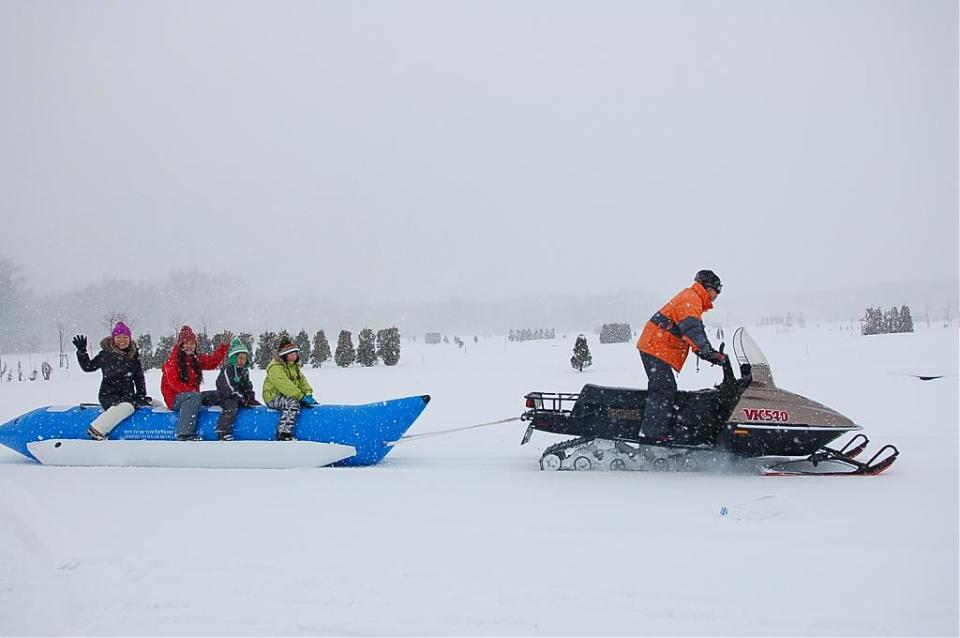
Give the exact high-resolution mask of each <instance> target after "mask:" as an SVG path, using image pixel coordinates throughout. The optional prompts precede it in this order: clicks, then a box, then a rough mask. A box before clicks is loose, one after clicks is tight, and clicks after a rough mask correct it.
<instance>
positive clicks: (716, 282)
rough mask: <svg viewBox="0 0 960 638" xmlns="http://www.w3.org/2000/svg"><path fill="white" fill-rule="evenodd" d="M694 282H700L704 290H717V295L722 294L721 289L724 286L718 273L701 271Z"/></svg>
mask: <svg viewBox="0 0 960 638" xmlns="http://www.w3.org/2000/svg"><path fill="white" fill-rule="evenodd" d="M693 280H694V281H697V282H699V283H700V284H701V285H702V286H703V287H704V288H712V289H714V290H716V291H717V294H720V289H721V288H723V284H722V283H720V278H719V277H717V273H715V272H713V271H712V270H701V271H700V272H698V273H697V276H696V277H694V278H693Z"/></svg>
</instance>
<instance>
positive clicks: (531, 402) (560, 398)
mask: <svg viewBox="0 0 960 638" xmlns="http://www.w3.org/2000/svg"><path fill="white" fill-rule="evenodd" d="M523 398H524V399H526V407H527V412H526V413H524V415H523V417H521V419H522V420H524V421H526V420H529V419H530V418H532V417H533V416H534V415H536V414H541V413H544V412H548V413H550V414H560V415H568V414H570V411H571V410H572V409H573V405H574V404H575V403H576V402H577V399H579V398H580V393H579V392H530V393H528V394H525V395H524V396H523ZM565 404H569V405H570V408H569V409H567V408H565V407H564V405H565Z"/></svg>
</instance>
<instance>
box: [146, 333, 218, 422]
mask: <svg viewBox="0 0 960 638" xmlns="http://www.w3.org/2000/svg"><path fill="white" fill-rule="evenodd" d="M225 356H227V344H225V343H221V344H220V345H219V346H217V349H216V350H214V351H213V354H197V335H195V334H194V332H193V330H191V328H190V326H183V327H182V328H180V334H179V335H178V336H177V344H176V345H175V346H173V350H172V351H171V352H170V357H169V358H168V359H167V362H166V363H164V364H163V377H162V379H161V380H160V392H161V393H162V394H163V400H164V402H166V404H167V407H168V408H170V409H171V410H175V411H179V412H180V418H179V420H178V421H177V440H178V441H197V440H199V437H198V436H197V413H198V412H199V411H200V406H201V405H220V395H219V394H218V393H217V391H216V390H208V391H206V392H201V391H200V384H201V383H203V371H204V370H216V369H217V368H218V367H219V366H220V363H221V362H222V361H223V358H224V357H225Z"/></svg>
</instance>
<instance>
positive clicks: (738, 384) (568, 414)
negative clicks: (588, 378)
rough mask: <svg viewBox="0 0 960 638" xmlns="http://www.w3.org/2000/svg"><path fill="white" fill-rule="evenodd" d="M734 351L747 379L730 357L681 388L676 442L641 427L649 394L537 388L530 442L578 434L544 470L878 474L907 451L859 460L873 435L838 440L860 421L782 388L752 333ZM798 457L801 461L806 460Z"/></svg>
mask: <svg viewBox="0 0 960 638" xmlns="http://www.w3.org/2000/svg"><path fill="white" fill-rule="evenodd" d="M733 347H734V352H735V353H736V357H737V360H738V362H739V363H740V378H739V379H737V378H736V377H735V376H734V373H733V366H732V365H731V363H730V361H729V360H728V361H727V362H726V364H724V366H723V381H722V382H721V383H720V384H719V385H718V386H716V387H714V388H709V389H704V390H695V391H681V392H678V393H677V398H676V401H675V410H674V414H673V431H672V436H671V437H670V438H669V439H668V440H663V439H653V438H649V437H645V436H644V435H643V433H642V432H641V431H640V425H641V423H642V421H643V410H644V403H645V401H646V390H637V389H632V388H611V387H603V386H598V385H592V384H588V385H585V386H584V387H583V389H582V390H581V391H580V392H579V393H578V394H568V393H554V392H531V393H529V394H527V395H526V396H525V397H524V398H525V399H526V407H527V411H526V412H525V413H524V414H523V416H522V417H521V419H523V420H524V421H529V426H528V427H527V431H526V433H525V434H524V437H523V441H522V442H521V445H522V444H525V443H527V442H528V441H529V440H530V437H531V436H532V435H533V433H534V432H535V431H538V430H539V431H541V432H551V433H554V434H567V435H571V436H575V437H577V438H574V439H571V440H568V441H563V442H561V443H557V444H555V445H552V446H550V447H548V448H547V449H546V450H544V452H543V455H542V456H541V457H540V468H541V469H544V470H682V471H692V470H698V469H702V468H706V467H718V466H719V467H725V466H733V467H746V468H748V469H754V468H755V469H757V470H759V471H760V472H761V473H763V474H767V475H773V476H787V475H817V476H833V475H851V474H852V475H857V474H859V475H867V476H869V475H876V474H880V473H881V472H883V471H884V470H886V469H887V468H889V467H890V466H891V465H892V464H893V462H894V461H896V459H897V456H898V455H899V454H900V453H899V451H898V450H897V448H896V447H894V446H893V445H885V446H883V447H882V448H881V449H880V450H879V451H878V452H877V453H876V454H874V455H873V456H872V457H871V458H870V459H869V460H868V461H866V462H862V461H859V460H857V457H858V456H859V455H860V453H861V452H863V451H864V449H866V447H867V445H868V443H869V441H868V439H867V437H866V436H864V435H863V434H860V433H857V434H855V435H854V436H853V438H851V439H850V440H849V441H848V442H847V443H846V444H845V445H844V446H842V447H840V448H836V447H829V445H830V443H832V442H833V441H834V440H836V439H837V438H838V437H840V436H842V435H844V434H848V433H854V432H858V431H859V430H860V429H861V427H860V426H859V425H856V424H855V423H854V422H853V421H851V420H850V419H848V418H847V417H845V416H843V415H842V414H840V413H839V412H837V411H835V410H832V409H831V408H828V407H827V406H825V405H823V404H821V403H817V402H816V401H811V400H810V399H807V398H806V397H802V396H800V395H798V394H794V393H792V392H788V391H787V390H783V389H781V388H778V387H777V386H776V384H775V383H774V381H773V374H772V372H771V370H770V364H769V362H768V361H767V359H766V357H765V356H764V355H763V352H761V350H760V348H759V347H758V346H757V344H756V343H755V342H754V341H753V339H751V338H750V336H749V335H748V334H747V332H746V330H744V329H743V328H738V329H737V331H736V332H735V333H734V335H733ZM798 457H799V458H798Z"/></svg>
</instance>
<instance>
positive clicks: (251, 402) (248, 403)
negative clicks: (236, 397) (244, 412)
mask: <svg viewBox="0 0 960 638" xmlns="http://www.w3.org/2000/svg"><path fill="white" fill-rule="evenodd" d="M243 405H244V407H248V408H253V407H256V406H258V405H263V404H262V403H260V402H259V401H257V399H256V397H252V396H250V397H247V398H245V399H244V400H243Z"/></svg>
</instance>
